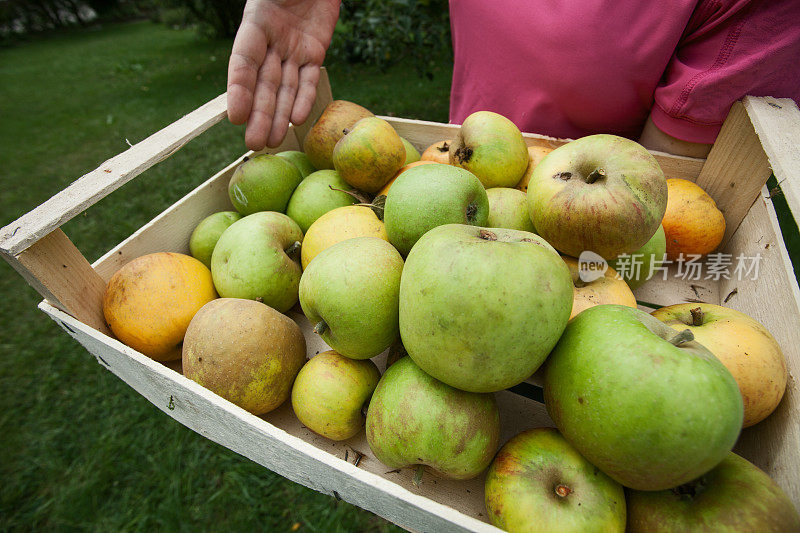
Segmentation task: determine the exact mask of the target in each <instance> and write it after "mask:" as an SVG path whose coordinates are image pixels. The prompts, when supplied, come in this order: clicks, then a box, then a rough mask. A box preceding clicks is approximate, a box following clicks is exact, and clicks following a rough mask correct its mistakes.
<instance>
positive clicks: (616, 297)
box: [561, 255, 636, 320]
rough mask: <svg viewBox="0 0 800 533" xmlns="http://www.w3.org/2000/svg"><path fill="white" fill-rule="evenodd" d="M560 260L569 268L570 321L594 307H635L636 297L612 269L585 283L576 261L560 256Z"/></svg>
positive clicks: (572, 258)
mask: <svg viewBox="0 0 800 533" xmlns="http://www.w3.org/2000/svg"><path fill="white" fill-rule="evenodd" d="M561 259H563V260H564V262H565V263H566V264H567V267H569V274H570V276H571V277H572V285H573V286H574V289H573V299H572V314H571V315H570V316H569V318H570V320H571V319H572V318H573V317H574V316H576V315H577V314H578V313H580V312H581V311H583V310H584V309H588V308H590V307H594V306H595V305H601V304H619V305H627V306H628V307H636V297H635V296H634V295H633V292H631V289H630V287H628V284H627V283H625V280H624V279H622V278H620V277H619V276H618V275H617V272H616V271H615V270H614V269H613V268H611V267H608V269H607V270H606V271H605V273H604V274H603V275H602V276H600V277H599V278H597V279H595V280H594V281H589V282H585V281H583V280H582V279H581V276H580V271H579V269H578V260H577V259H575V258H574V257H568V256H565V255H562V256H561Z"/></svg>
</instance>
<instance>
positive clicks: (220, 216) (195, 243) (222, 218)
mask: <svg viewBox="0 0 800 533" xmlns="http://www.w3.org/2000/svg"><path fill="white" fill-rule="evenodd" d="M240 218H242V215H240V214H239V213H237V212H236V211H220V212H219V213H214V214H213V215H208V216H207V217H206V218H204V219H203V220H201V221H200V223H199V224H198V225H197V226H195V228H194V231H193V232H192V235H191V237H189V251H190V252H191V254H192V257H194V258H195V259H198V260H200V261H202V263H203V264H204V265H205V266H207V267H208V268H211V254H212V253H214V247H215V246H216V245H217V241H218V240H219V238H220V236H221V235H222V232H224V231H225V230H226V229H228V228H229V227H230V225H231V224H233V223H234V222H236V221H237V220H239V219H240Z"/></svg>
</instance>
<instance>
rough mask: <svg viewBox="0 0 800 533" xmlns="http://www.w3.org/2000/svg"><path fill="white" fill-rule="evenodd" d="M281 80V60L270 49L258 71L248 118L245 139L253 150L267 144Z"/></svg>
mask: <svg viewBox="0 0 800 533" xmlns="http://www.w3.org/2000/svg"><path fill="white" fill-rule="evenodd" d="M280 82H281V60H280V57H278V55H277V53H275V51H274V50H270V51H269V52H267V56H266V58H265V59H264V64H263V65H261V68H260V69H259V71H258V77H257V79H256V82H255V91H254V93H253V107H252V109H251V111H250V115H249V117H248V118H247V128H246V130H245V134H244V141H245V144H246V145H247V147H248V148H250V149H251V150H261V149H262V148H264V146H265V145H266V144H267V134H268V133H269V131H270V130H271V129H272V117H273V115H274V114H275V99H276V93H277V91H278V87H279V85H280Z"/></svg>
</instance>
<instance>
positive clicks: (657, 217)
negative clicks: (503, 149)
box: [528, 134, 667, 259]
mask: <svg viewBox="0 0 800 533" xmlns="http://www.w3.org/2000/svg"><path fill="white" fill-rule="evenodd" d="M528 208H529V210H530V215H531V220H532V221H533V225H534V226H535V227H536V230H537V232H538V234H539V235H541V236H542V237H544V238H545V239H546V240H547V242H549V243H550V244H552V245H553V246H554V247H555V248H556V249H557V250H558V251H560V252H562V253H564V254H565V255H569V256H572V257H579V256H580V254H581V253H582V252H584V251H591V252H595V253H597V254H600V255H601V256H602V257H604V258H605V259H613V258H615V257H617V256H618V255H621V254H630V253H633V252H635V251H636V250H638V249H639V248H641V247H642V246H644V244H645V243H646V242H647V241H648V240H650V238H651V237H652V236H653V234H654V233H655V232H656V230H657V229H658V226H659V224H661V219H662V218H663V217H664V212H665V210H666V208H667V180H666V179H665V178H664V173H663V172H662V171H661V167H660V166H659V165H658V161H656V160H655V158H654V157H653V156H652V155H650V152H648V151H647V150H646V149H645V148H644V147H643V146H642V145H640V144H639V143H637V142H635V141H632V140H630V139H625V138H624V137H617V136H616V135H605V134H602V135H589V136H588V137H583V138H580V139H577V140H575V141H572V142H569V143H567V144H564V145H562V146H559V147H558V148H556V149H555V150H553V151H552V152H550V153H549V154H547V155H546V156H545V157H544V159H542V160H541V162H539V164H538V165H536V167H535V168H534V169H533V174H532V176H531V180H530V182H529V183H528Z"/></svg>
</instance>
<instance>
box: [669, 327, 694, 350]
mask: <svg viewBox="0 0 800 533" xmlns="http://www.w3.org/2000/svg"><path fill="white" fill-rule="evenodd" d="M693 340H694V334H693V333H692V332H691V331H690V330H688V329H685V330H683V331H681V332H679V333H678V334H677V335H675V336H674V337H672V338H671V339H669V342H670V344H672V345H674V346H680V345H681V344H683V343H685V342H689V341H693Z"/></svg>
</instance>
